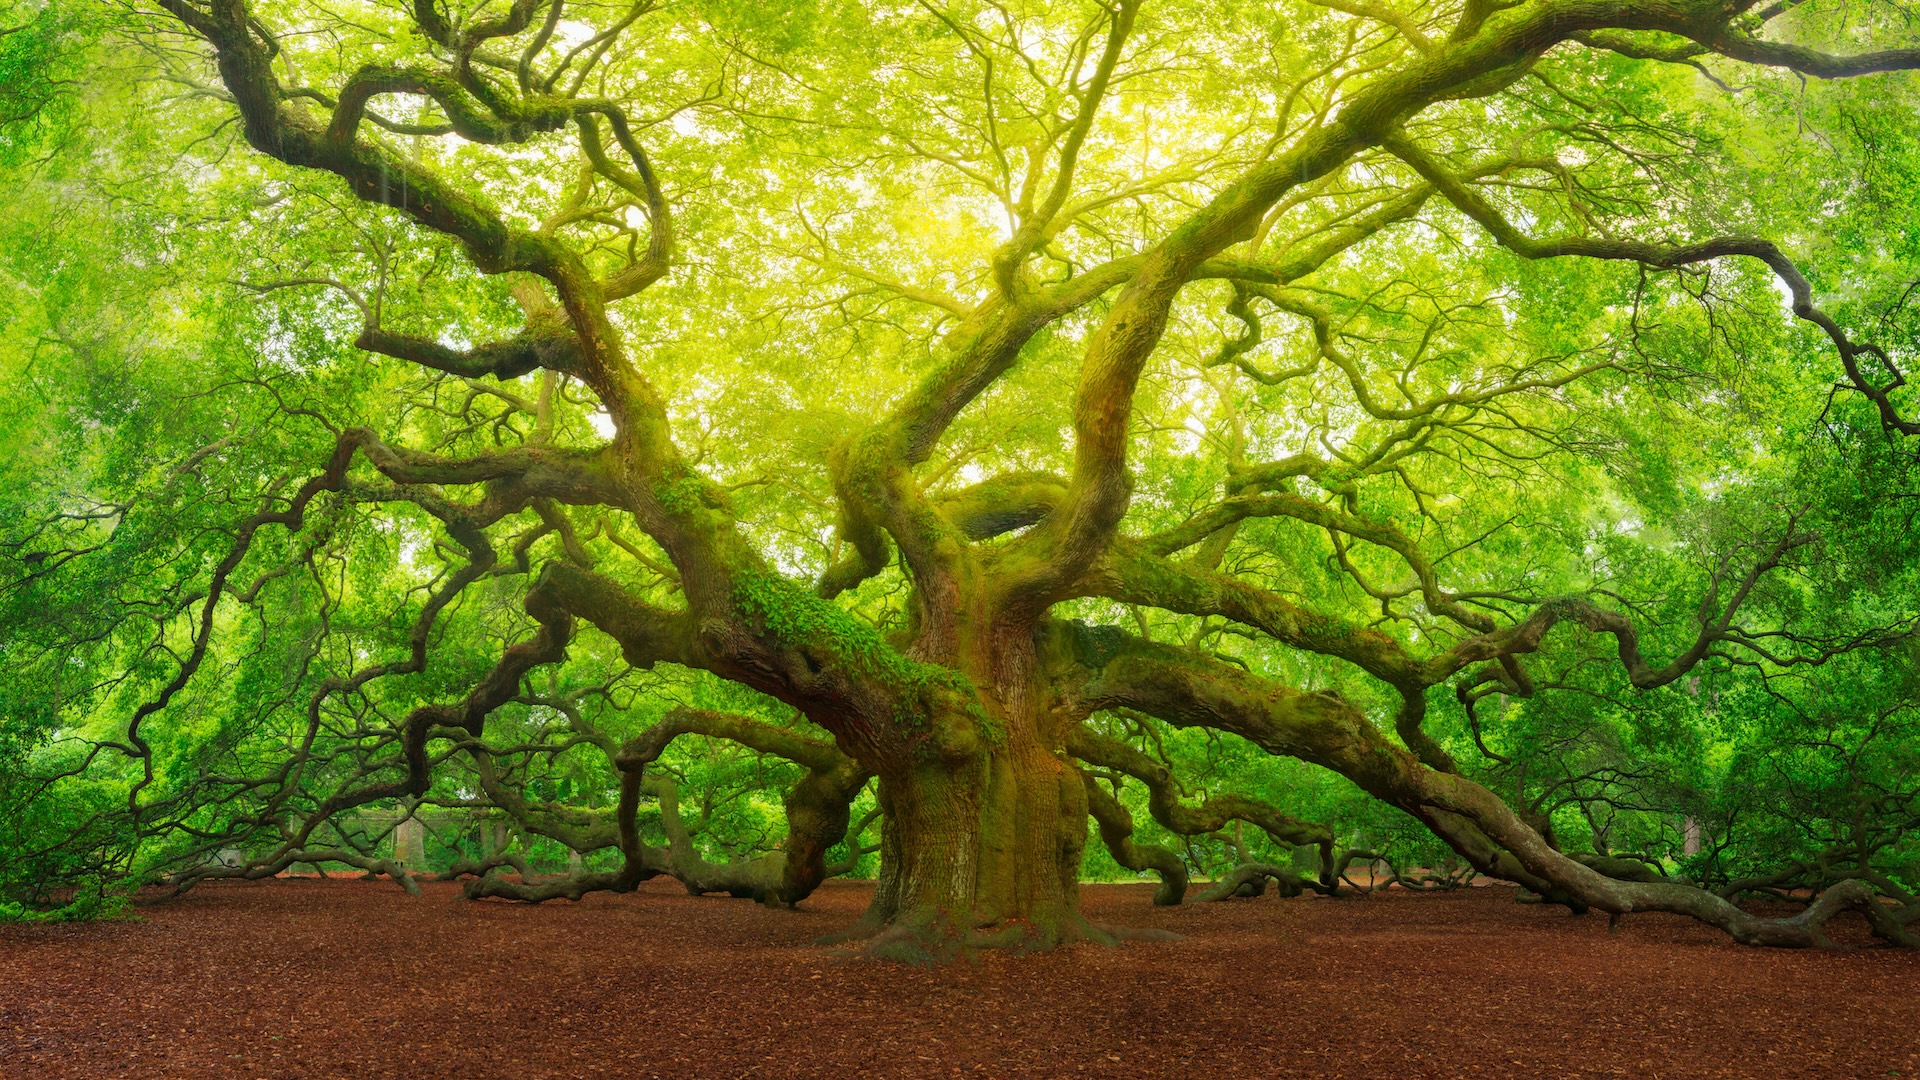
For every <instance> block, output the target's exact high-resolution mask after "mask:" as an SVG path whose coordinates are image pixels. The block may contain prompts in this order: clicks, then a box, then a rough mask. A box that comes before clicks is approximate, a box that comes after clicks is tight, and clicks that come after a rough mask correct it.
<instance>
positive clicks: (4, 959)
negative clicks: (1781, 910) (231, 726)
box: [0, 880, 1920, 1080]
mask: <svg viewBox="0 0 1920 1080" xmlns="http://www.w3.org/2000/svg"><path fill="white" fill-rule="evenodd" d="M869 893H870V887H869V886H866V885H862V884H858V883H830V884H828V885H827V886H826V887H824V888H823V889H821V891H820V892H819V893H817V894H816V895H815V896H814V897H813V898H812V899H811V900H809V901H808V902H807V903H805V904H804V905H803V906H802V910H799V911H776V910H768V909H765V908H762V907H759V906H757V905H755V904H752V903H750V902H747V901H743V900H729V899H722V898H717V897H708V898H696V897H690V896H687V895H685V893H683V892H682V891H681V890H680V888H679V886H678V885H676V884H675V883H673V882H671V881H664V880H663V881H658V882H652V883H649V884H647V885H646V886H644V887H642V889H641V891H640V892H638V893H636V894H633V895H628V896H604V895H603V896H594V897H590V898H588V899H587V900H586V901H584V902H582V903H579V904H568V903H566V902H564V901H560V902H554V903H550V904H546V905H543V906H540V907H527V906H522V905H516V904H512V903H506V902H472V901H466V900H462V899H460V896H459V892H458V889H457V887H456V886H453V885H429V886H427V893H426V895H425V896H424V897H422V898H419V899H415V898H410V897H408V896H406V895H405V894H404V893H402V892H401V890H400V889H399V888H398V887H397V886H395V885H394V884H392V883H390V882H385V881H357V880H329V881H320V880H279V881H269V882H260V883H252V884H245V883H229V884H212V885H206V886H202V887H201V888H200V889H198V890H196V891H194V892H193V893H191V894H189V895H188V896H187V897H185V898H183V899H181V900H178V901H174V902H170V903H166V904H161V905H154V906H148V907H145V908H142V909H141V917H140V918H139V919H138V920H134V921H124V922H116V923H108V924H97V925H48V926H28V927H20V926H16V927H8V928H0V1076H4V1077H6V1078H7V1080H15V1078H19V1080H28V1078H32V1080H40V1078H53V1077H69V1076H73V1077H79V1076H85V1077H131V1078H146V1077H176V1076H177V1077H409V1078H410V1077H442V1076H445V1077H453V1076H458V1077H476V1078H492V1077H512V1078H516V1080H518V1078H532V1077H564V1078H574V1077H641V1078H646V1077H676V1078H680V1077H735V1076H754V1077H760V1076H766V1077H804V1076H875V1077H906V1076H916V1077H918V1076H926V1077H934V1076H940V1077H944V1076H1179V1077H1191V1076H1221V1077H1226V1076H1259V1077H1287V1076H1315V1077H1341V1076H1354V1077H1358V1076H1367V1077H1382V1076H1387V1077H1424V1076H1475V1077H1480V1076H1514V1077H1570V1076H1630V1077H1644V1078H1655V1077H1709V1076H1716V1077H1717V1076H1765V1077H1885V1076H1914V1075H1920V992H1916V987H1920V955H1916V954H1913V953H1908V952H1901V951H1896V950H1892V949H1884V948H1871V947H1868V948H1858V949H1842V950H1834V951H1821V952H1786V951H1773V950H1759V949H1747V948H1742V947H1740V946H1736V945H1732V944H1729V943H1727V941H1726V939H1725V938H1724V937H1721V936H1720V935H1718V934H1716V933H1715V932H1713V931H1711V930H1707V929H1705V928H1702V927H1699V926H1697V925H1695V924H1692V923H1690V922H1687V921H1685V920H1682V919H1680V918H1677V917H1673V916H1664V915H1644V916H1637V917H1633V918H1630V919H1628V920H1627V921H1626V923H1625V924H1624V926H1623V927H1622V929H1621V932H1620V933H1618V934H1616V935H1609V934H1608V933H1607V931H1606V920H1605V919H1604V918H1603V917H1598V916H1588V917H1584V918H1575V917H1571V916H1569V915H1567V914H1566V913H1565V911H1564V910H1559V909H1550V908H1543V907H1540V906H1537V905H1533V906H1529V905H1520V904H1516V903H1514V902H1513V893H1512V891H1511V890H1508V889H1505V888H1482V889H1470V890H1463V891H1461V892H1457V893H1451V894H1434V895H1408V894H1404V893H1388V894H1376V895H1374V896H1372V897H1369V898H1365V899H1360V898H1355V899H1339V900H1328V899H1321V898H1299V899H1293V900H1283V899H1280V898H1278V897H1275V896H1271V895H1269V896H1267V897H1262V898H1260V899H1251V900H1248V899H1243V900H1237V901H1232V902H1228V903H1222V904H1199V905H1193V906H1188V907H1181V908H1174V909H1156V908H1154V907H1153V906H1152V905H1151V904H1150V902H1149V897H1150V896H1151V894H1152V888H1151V886H1147V885H1091V886H1087V887H1086V889H1085V906H1086V909H1087V911H1088V914H1089V915H1091V916H1092V917H1093V918H1094V919H1095V920H1097V921H1102V922H1107V923H1112V924H1123V925H1130V926H1136V927H1152V928H1158V929H1166V930H1173V931H1175V932H1177V933H1179V934H1182V935H1184V938H1183V940H1181V941H1178V942H1172V943H1145V942H1136V943H1132V944H1128V945H1125V946H1123V947H1119V948H1102V947H1099V946H1085V945H1083V946H1078V947H1074V948H1071V949H1066V950H1062V951H1060V952H1057V953H1052V954H1047V955H1039V956H1026V957H1012V956H989V957H987V958H985V959H984V960H981V961H980V962H978V963H974V964H961V965H958V966H954V967H949V968H944V969H934V970H923V969H915V968H910V967H906V966H903V965H899V964H892V963H880V962H871V961H850V960H846V959H843V958H840V957H838V956H837V955H836V954H835V952H834V951H833V950H830V949H826V948H822V947H818V946H815V945H813V944H811V942H812V941H813V939H814V938H816V937H817V936H819V935H821V934H825V933H829V932H832V931H835V930H839V929H844V928H845V927H847V926H848V925H849V924H850V923H852V922H853V920H854V919H855V918H856V917H857V916H858V915H859V913H860V911H861V909H862V907H863V906H864V905H865V903H866V900H867V897H868V895H869ZM1846 918H1847V919H1849V920H1855V919H1856V917H1854V916H1847V917H1846ZM1839 931H1841V932H1846V933H1848V934H1849V935H1857V936H1852V937H1851V940H1855V941H1861V942H1864V941H1865V940H1867V939H1866V938H1865V936H1864V932H1863V930H1861V929H1859V928H1856V927H1852V926H1848V927H1840V928H1839Z"/></svg>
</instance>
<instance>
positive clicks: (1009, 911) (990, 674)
mask: <svg viewBox="0 0 1920 1080" xmlns="http://www.w3.org/2000/svg"><path fill="white" fill-rule="evenodd" d="M965 651H967V652H971V653H972V654H973V656H974V658H975V662H974V663H969V664H967V665H966V666H967V667H968V668H969V669H970V670H969V672H968V674H969V675H971V676H972V677H973V678H972V680H971V681H972V683H973V685H974V686H975V687H976V688H977V689H976V695H977V699H978V700H977V701H976V702H970V703H966V704H967V705H968V706H970V707H963V708H955V709H950V710H942V711H939V712H936V713H934V714H932V715H930V716H929V717H927V719H926V726H927V729H928V730H927V737H925V738H923V739H920V740H916V741H915V743H914V744H913V746H912V748H911V749H910V750H909V751H908V752H906V753H897V754H887V755H884V756H883V757H881V758H880V759H879V760H878V761H876V762H875V771H876V772H877V774H878V776H879V781H880V784H879V799H880V807H881V810H882V811H883V812H884V813H885V815H886V819H885V824H884V827H883V833H882V847H881V869H880V881H879V885H878V888H877V889H876V891H875V895H874V899H873V903H872V906H871V907H870V909H869V910H868V913H867V916H866V918H865V919H864V920H863V922H862V926H861V929H860V931H858V932H861V933H872V934H874V935H875V936H874V937H873V940H872V942H871V943H870V946H869V948H870V949H871V951H873V952H874V953H875V954H876V955H886V956H895V957H900V958H905V959H912V960H926V959H933V958H937V957H939V956H941V955H943V954H951V953H954V952H958V951H964V950H967V949H971V948H981V947H1010V948H1015V949H1020V948H1050V947H1053V946H1056V945H1060V944H1064V943H1066V942H1071V941H1078V940H1085V939H1088V938H1092V939H1095V940H1112V937H1111V935H1110V934H1109V933H1108V932H1107V931H1103V930H1100V929H1098V928H1096V927H1093V926H1092V925H1090V924H1089V923H1087V922H1086V920H1085V919H1084V918H1082V917H1081V915H1080V910H1079V908H1080V889H1079V880H1080V859H1081V855H1082V853H1083V852H1084V850H1085V848H1086V841H1087V796H1086V791H1085V788H1084V786H1083V784H1082V781H1081V779H1080V774H1079V772H1078V771H1077V770H1075V769H1074V768H1073V767H1072V766H1071V765H1070V764H1068V763H1067V761H1066V757H1065V742H1066V725H1065V724H1063V723H1062V721H1061V719H1060V718H1059V717H1058V716H1057V714H1056V710H1055V709H1054V707H1053V706H1054V704H1055V697H1054V695H1053V694H1052V693H1050V692H1048V688H1047V687H1046V686H1045V685H1044V684H1043V683H1042V682H1041V681H1039V680H1038V679H1037V677H1036V676H1035V674H1034V669H1035V666H1036V665H1035V664H1034V662H1033V652H1034V650H1033V645H1032V640H1031V637H1030V635H1028V634H1025V633H1016V634H1012V635H1008V636H1007V637H1005V638H1003V639H1002V640H1001V641H999V642H995V643H991V644H990V645H989V646H987V647H984V648H980V649H975V650H965ZM942 747H945V748H947V750H946V751H945V752H942V750H941V749H940V748H942ZM955 751H958V752H955Z"/></svg>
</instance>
